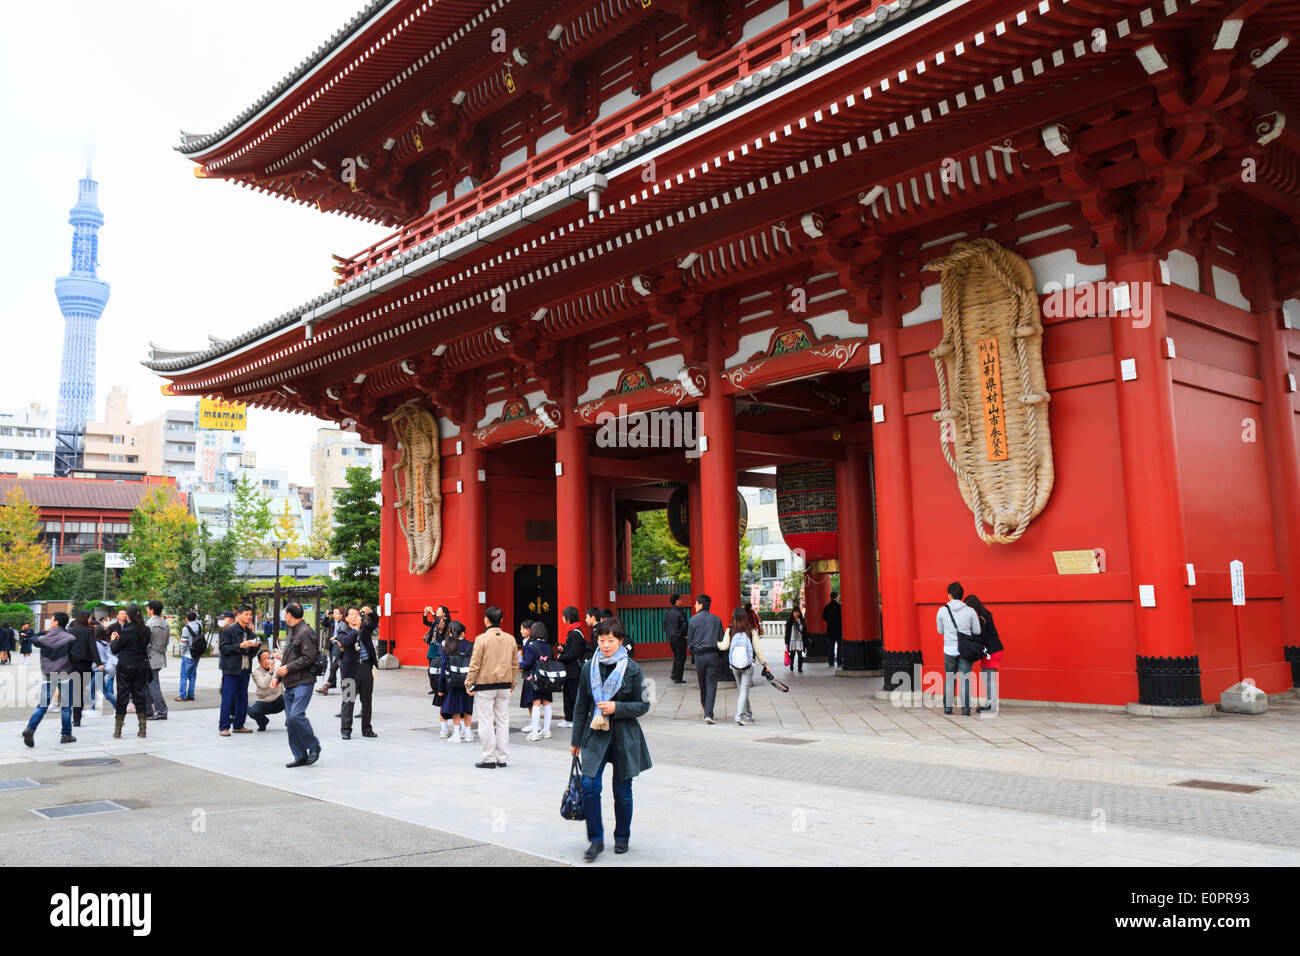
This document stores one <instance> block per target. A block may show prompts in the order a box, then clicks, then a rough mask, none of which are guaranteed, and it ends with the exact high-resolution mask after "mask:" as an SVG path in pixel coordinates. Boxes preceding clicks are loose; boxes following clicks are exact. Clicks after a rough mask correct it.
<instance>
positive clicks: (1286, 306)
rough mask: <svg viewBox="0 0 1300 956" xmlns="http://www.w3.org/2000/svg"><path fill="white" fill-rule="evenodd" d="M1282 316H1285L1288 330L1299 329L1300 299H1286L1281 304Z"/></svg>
mask: <svg viewBox="0 0 1300 956" xmlns="http://www.w3.org/2000/svg"><path fill="white" fill-rule="evenodd" d="M1282 314H1283V315H1284V316H1286V324H1287V328H1289V329H1300V299H1287V300H1286V301H1285V302H1283V303H1282Z"/></svg>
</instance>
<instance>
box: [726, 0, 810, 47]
mask: <svg viewBox="0 0 1300 956" xmlns="http://www.w3.org/2000/svg"><path fill="white" fill-rule="evenodd" d="M785 14H786V4H785V3H778V4H777V5H776V6H774V7H771V8H769V9H767V10H764V11H763V12H762V13H760V14H759V15H758V16H756V17H750V18H749V19H748V20H746V21H745V27H744V29H743V30H741V31H740V42H741V43H744V42H745V41H746V40H752V39H754V37H756V36H758V35H759V34H760V33H766V32H767V31H768V30H770V29H772V28H773V27H775V26H779V25H780V24H781V23H783V22H785V19H786V15H785ZM816 39H817V37H815V36H809V37H807V42H809V43H811V42H812V41H813V40H816Z"/></svg>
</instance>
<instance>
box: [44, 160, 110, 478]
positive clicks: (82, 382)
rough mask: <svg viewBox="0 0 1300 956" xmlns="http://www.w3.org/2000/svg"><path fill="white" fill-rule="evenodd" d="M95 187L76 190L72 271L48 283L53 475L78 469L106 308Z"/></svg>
mask: <svg viewBox="0 0 1300 956" xmlns="http://www.w3.org/2000/svg"><path fill="white" fill-rule="evenodd" d="M98 199H99V183H97V182H95V180H93V179H91V178H90V169H89V167H87V169H86V177H85V178H84V179H82V180H81V181H80V183H78V186H77V204H76V205H75V206H73V207H72V210H71V211H70V212H69V214H68V223H69V224H70V225H71V226H72V271H71V272H69V273H68V274H67V275H66V276H63V277H62V278H59V279H56V280H55V281H54V294H55V295H56V296H57V297H58V300H59V310H60V311H61V312H62V313H63V361H62V363H61V364H60V366H59V404H58V418H57V423H56V424H57V433H58V434H57V439H58V446H57V453H56V463H55V470H56V472H57V473H58V474H60V475H66V474H68V473H69V472H70V471H72V470H74V469H78V468H80V467H81V466H82V461H81V454H82V448H83V444H82V441H83V436H84V434H85V431H86V421H87V420H88V419H89V418H90V415H91V413H92V411H93V406H94V404H95V353H96V349H97V337H98V325H99V317H100V316H101V315H103V314H104V307H105V306H106V305H107V304H108V295H109V286H108V283H107V282H105V281H104V280H103V279H101V278H99V275H98V273H97V271H96V270H97V268H98V265H99V229H100V227H101V226H103V225H104V214H103V213H102V212H100V211H99V205H98Z"/></svg>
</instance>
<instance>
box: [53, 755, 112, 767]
mask: <svg viewBox="0 0 1300 956" xmlns="http://www.w3.org/2000/svg"><path fill="white" fill-rule="evenodd" d="M121 762H122V761H120V760H114V759H113V758H112V757H82V758H81V759H79V760H60V761H59V766H60V767H112V766H113V765H115V764H119V763H121Z"/></svg>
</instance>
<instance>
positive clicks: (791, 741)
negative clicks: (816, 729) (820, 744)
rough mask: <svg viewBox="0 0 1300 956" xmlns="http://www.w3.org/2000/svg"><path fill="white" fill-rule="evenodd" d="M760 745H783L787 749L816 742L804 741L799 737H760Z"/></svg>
mask: <svg viewBox="0 0 1300 956" xmlns="http://www.w3.org/2000/svg"><path fill="white" fill-rule="evenodd" d="M758 742H759V743H760V744H785V745H786V746H788V747H797V746H799V744H811V743H815V742H816V741H812V740H804V739H802V738H800V737H760V738H759V739H758Z"/></svg>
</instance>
